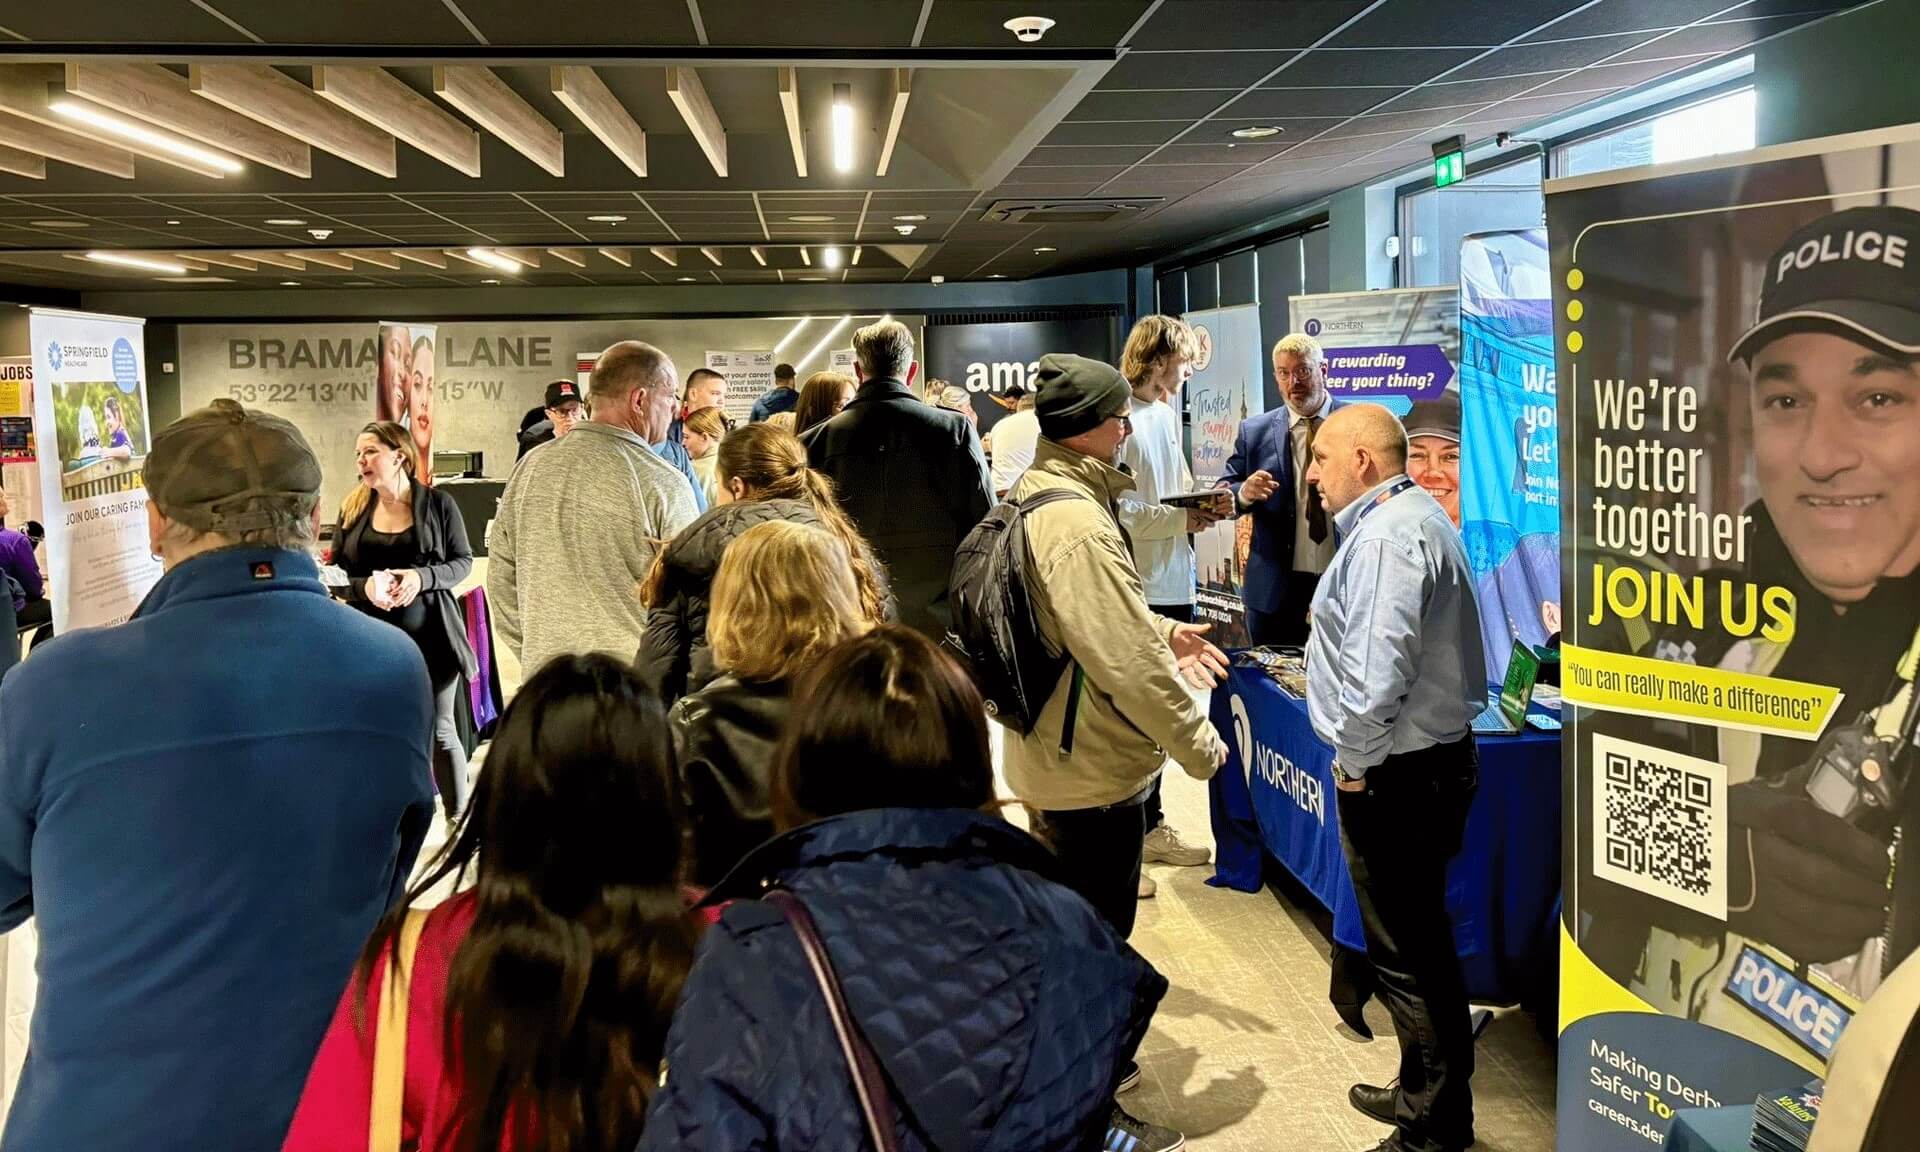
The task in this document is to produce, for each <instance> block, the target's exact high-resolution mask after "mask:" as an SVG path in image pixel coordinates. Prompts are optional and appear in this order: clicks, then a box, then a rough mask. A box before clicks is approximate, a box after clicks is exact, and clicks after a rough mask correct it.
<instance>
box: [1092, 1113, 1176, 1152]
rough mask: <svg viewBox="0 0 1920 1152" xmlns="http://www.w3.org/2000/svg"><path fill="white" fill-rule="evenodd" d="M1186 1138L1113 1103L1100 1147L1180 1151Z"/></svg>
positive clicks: (1120, 1151)
mask: <svg viewBox="0 0 1920 1152" xmlns="http://www.w3.org/2000/svg"><path fill="white" fill-rule="evenodd" d="M1186 1146H1187V1138H1186V1137H1185V1136H1182V1135H1181V1134H1180V1133H1178V1132H1175V1131H1174V1130H1173V1129H1171V1128H1162V1127H1160V1126H1158V1125H1156V1124H1149V1123H1147V1122H1146V1121H1145V1120H1142V1119H1140V1118H1138V1117H1136V1116H1130V1115H1128V1114H1127V1111H1126V1109H1124V1108H1122V1107H1120V1105H1118V1104H1115V1105H1114V1106H1113V1115H1112V1116H1111V1117H1110V1118H1109V1119H1108V1120H1107V1136H1106V1139H1105V1140H1103V1141H1101V1142H1100V1147H1101V1148H1103V1149H1107V1150H1108V1152H1180V1149H1182V1148H1185V1147H1186Z"/></svg>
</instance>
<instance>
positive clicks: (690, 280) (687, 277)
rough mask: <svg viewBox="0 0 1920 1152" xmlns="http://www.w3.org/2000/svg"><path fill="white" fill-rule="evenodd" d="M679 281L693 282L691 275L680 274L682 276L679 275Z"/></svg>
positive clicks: (683, 282)
mask: <svg viewBox="0 0 1920 1152" xmlns="http://www.w3.org/2000/svg"><path fill="white" fill-rule="evenodd" d="M680 283H682V284H691V283H693V277H691V276H682V277H680Z"/></svg>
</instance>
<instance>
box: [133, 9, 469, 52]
mask: <svg viewBox="0 0 1920 1152" xmlns="http://www.w3.org/2000/svg"><path fill="white" fill-rule="evenodd" d="M177 2H181V0H159V3H161V4H172V3H177ZM213 3H214V7H216V8H218V9H219V10H220V11H221V12H223V13H225V14H226V15H227V17H228V18H229V19H232V20H233V21H235V22H236V23H238V24H240V25H241V26H242V27H244V28H245V29H247V30H248V31H249V32H252V33H253V34H254V35H255V36H258V37H260V38H261V39H262V40H265V41H266V42H267V43H269V44H411V45H422V44H447V45H459V46H461V47H472V46H473V45H475V44H477V43H478V41H476V40H475V39H474V38H473V34H472V33H471V32H468V31H467V29H466V27H465V26H464V25H462V24H461V23H460V21H459V19H458V18H456V17H455V16H454V14H453V13H452V12H451V11H450V10H448V8H447V6H446V5H445V4H442V3H440V0H326V2H325V3H321V4H298V3H295V4H289V3H287V2H286V0H213Z"/></svg>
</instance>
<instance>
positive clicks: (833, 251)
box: [820, 246, 840, 268]
mask: <svg viewBox="0 0 1920 1152" xmlns="http://www.w3.org/2000/svg"><path fill="white" fill-rule="evenodd" d="M820 263H822V264H824V265H826V266H827V267H829V268H838V267H840V249H838V248H834V247H832V246H829V247H826V248H822V249H821V250H820Z"/></svg>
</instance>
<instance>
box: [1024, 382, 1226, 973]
mask: <svg viewBox="0 0 1920 1152" xmlns="http://www.w3.org/2000/svg"><path fill="white" fill-rule="evenodd" d="M1039 384H1040V392H1039V399H1038V401H1037V402H1036V404H1035V406H1034V411H1035V413H1036V414H1037V415H1038V417H1039V420H1040V442H1039V445H1038V446H1037V448H1036V449H1035V451H1034V457H1033V465H1032V466H1031V467H1029V468H1028V469H1027V471H1026V473H1025V474H1024V475H1023V476H1022V477H1021V478H1020V480H1019V482H1018V483H1016V484H1015V485H1014V487H1013V490H1012V492H1010V493H1009V497H1010V498H1011V499H1014V500H1024V499H1025V498H1027V497H1029V496H1032V495H1034V494H1036V493H1039V492H1043V491H1046V490H1048V489H1052V488H1064V489H1067V490H1069V491H1072V492H1074V493H1075V494H1076V495H1079V496H1082V497H1084V499H1078V500H1060V501H1056V502H1054V503H1052V504H1048V505H1047V506H1045V507H1044V508H1038V509H1035V510H1034V511H1033V512H1032V513H1031V514H1030V515H1029V516H1028V517H1027V518H1026V532H1027V544H1028V547H1029V548H1030V549H1031V551H1032V560H1033V566H1032V567H1031V568H1029V569H1028V571H1029V572H1030V573H1032V574H1033V576H1034V577H1035V578H1036V580H1037V585H1038V586H1037V587H1034V588H1033V589H1031V591H1032V593H1033V597H1034V602H1035V606H1036V613H1037V616H1038V619H1039V623H1040V630H1041V633H1042V634H1043V636H1044V637H1045V639H1046V641H1047V644H1048V646H1049V648H1051V649H1053V650H1056V651H1058V650H1064V651H1065V652H1066V653H1067V654H1068V655H1069V656H1071V657H1072V660H1073V663H1072V664H1071V665H1069V666H1068V668H1067V670H1066V672H1065V673H1064V674H1062V675H1061V677H1060V682H1059V684H1057V685H1056V686H1055V687H1054V691H1053V694H1052V696H1050V697H1049V698H1048V700H1047V703H1046V706H1045V707H1044V708H1042V709H1041V711H1040V716H1039V719H1038V722H1037V723H1036V724H1035V725H1034V728H1033V731H1032V732H1030V733H1028V734H1027V735H1026V736H1024V737H1022V738H1021V739H1020V740H1019V741H1018V742H1017V743H1010V744H1009V745H1008V747H1007V762H1006V771H1007V783H1008V785H1009V786H1010V787H1011V788H1012V789H1013V793H1014V795H1015V796H1017V797H1019V798H1020V800H1021V801H1022V802H1023V803H1025V804H1026V805H1027V807H1028V808H1030V809H1032V810H1033V813H1034V821H1033V822H1034V830H1035V831H1036V832H1038V833H1039V834H1040V835H1041V836H1042V837H1043V838H1044V839H1046V840H1047V841H1048V842H1049V843H1050V844H1051V845H1052V846H1053V849H1054V851H1055V852H1056V853H1057V854H1058V855H1059V857H1060V861H1061V864H1062V865H1063V867H1064V869H1065V872H1066V878H1067V880H1068V882H1069V883H1070V884H1072V885H1073V887H1074V888H1075V889H1076V890H1077V891H1078V892H1079V893H1080V894H1081V895H1082V896H1085V897H1086V898H1087V902H1088V903H1090V904H1092V905H1093V907H1094V909H1095V910H1096V911H1098V912H1099V913H1100V914H1101V915H1102V916H1104V917H1106V919H1107V920H1108V922H1109V923H1111V924H1112V925H1113V926H1114V928H1115V929H1116V930H1117V931H1119V933H1120V934H1121V935H1122V936H1125V935H1127V934H1128V933H1130V932H1131V931H1132V930H1133V919H1134V908H1135V899H1136V897H1135V893H1136V891H1137V889H1138V886H1139V882H1140V852H1141V849H1140V841H1141V836H1142V835H1143V834H1144V833H1145V831H1146V827H1145V825H1144V820H1145V814H1144V807H1143V804H1144V801H1145V800H1146V797H1147V793H1148V791H1149V790H1150V789H1151V788H1152V785H1153V781H1154V777H1155V775H1156V774H1157V773H1158V772H1159V770H1160V766H1161V764H1162V763H1163V762H1164V760H1165V758H1166V757H1167V756H1169V755H1170V756H1172V757H1173V759H1174V761H1175V762H1176V763H1178V764H1179V765H1180V766H1181V767H1182V768H1184V769H1185V770H1186V771H1187V773H1188V774H1189V775H1191V776H1193V777H1195V778H1197V779H1201V780H1205V779H1207V778H1209V777H1211V776H1212V775H1213V774H1214V772H1215V771H1217V770H1218V769H1219V767H1220V765H1221V764H1223V763H1225V761H1226V755H1227V750H1226V745H1224V744H1222V743H1221V742H1220V737H1219V736H1218V735H1217V734H1216V733H1215V732H1214V730H1213V725H1212V724H1211V723H1209V722H1208V720H1207V715H1206V712H1205V711H1204V710H1203V709H1202V708H1201V707H1200V706H1199V705H1198V704H1196V703H1195V701H1194V698H1193V696H1192V694H1191V693H1190V692H1188V691H1187V686H1186V684H1185V683H1184V682H1183V675H1182V674H1183V671H1184V672H1186V673H1187V674H1188V675H1189V676H1193V677H1198V678H1199V679H1200V680H1201V681H1204V682H1210V681H1211V677H1210V676H1209V675H1208V674H1209V673H1212V674H1216V675H1217V674H1221V673H1224V671H1225V666H1226V665H1225V657H1224V656H1223V655H1222V654H1221V653H1220V650H1219V649H1217V648H1215V647H1214V646H1213V645H1211V644H1209V643H1207V641H1206V639H1205V635H1204V634H1205V632H1206V628H1205V627H1204V626H1199V625H1193V624H1180V623H1176V622H1175V621H1172V620H1169V619H1166V618H1165V617H1160V616H1155V615H1153V614H1152V613H1150V612H1149V611H1148V610H1147V601H1146V596H1145V594H1144V592H1143V591H1142V588H1141V584H1140V576H1139V573H1138V572H1137V571H1135V569H1134V564H1133V555H1132V550H1131V548H1130V546H1129V545H1128V542H1127V539H1126V536H1125V535H1124V534H1123V532H1122V531H1121V528H1120V521H1119V517H1118V515H1117V512H1116V504H1117V502H1118V500H1119V498H1120V495H1121V494H1122V493H1124V492H1128V491H1130V490H1132V488H1133V481H1132V479H1131V478H1129V477H1128V476H1127V474H1126V473H1124V472H1122V471H1120V470H1119V469H1118V468H1117V467H1116V466H1115V461H1117V460H1118V459H1119V454H1120V446H1121V444H1122V443H1123V442H1124V441H1125V440H1126V438H1127V435H1128V432H1129V430H1130V428H1131V418H1130V413H1131V411H1132V404H1133V394H1132V390H1131V389H1130V388H1129V387H1128V386H1127V382H1126V380H1125V378H1123V377H1122V376H1121V375H1120V373H1119V372H1118V371H1117V370H1115V369H1114V368H1113V367H1112V366H1111V365H1108V364H1102V363H1100V362H1099V361H1096V360H1088V359H1085V358H1083V357H1079V356H1067V355H1051V356H1045V357H1042V358H1041V360H1040V375H1039ZM1069 715H1071V717H1072V719H1071V726H1070V730H1069Z"/></svg>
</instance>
